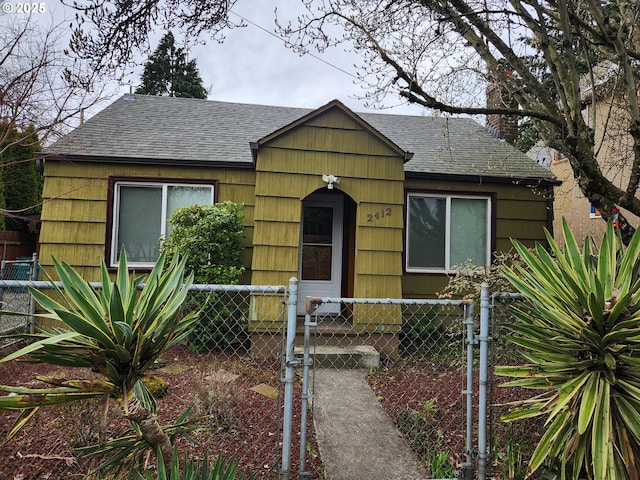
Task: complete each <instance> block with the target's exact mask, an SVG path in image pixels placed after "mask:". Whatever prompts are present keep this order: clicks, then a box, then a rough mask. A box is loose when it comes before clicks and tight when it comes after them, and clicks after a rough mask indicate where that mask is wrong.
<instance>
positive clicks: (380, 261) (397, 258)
mask: <svg viewBox="0 0 640 480" xmlns="http://www.w3.org/2000/svg"><path fill="white" fill-rule="evenodd" d="M389 250H391V249H389ZM398 265H402V253H401V252H399V251H398V252H393V251H387V250H384V249H380V250H378V251H376V250H360V251H359V252H357V253H356V274H360V273H363V274H369V275H388V276H392V275H400V274H401V272H400V271H399V269H398Z"/></svg>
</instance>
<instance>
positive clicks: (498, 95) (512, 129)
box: [486, 71, 518, 145]
mask: <svg viewBox="0 0 640 480" xmlns="http://www.w3.org/2000/svg"><path fill="white" fill-rule="evenodd" d="M507 75H509V76H511V72H509V71H507ZM486 96H487V108H509V109H515V108H518V102H517V101H515V100H514V99H513V98H512V97H511V95H510V94H509V92H508V91H507V90H506V88H504V87H502V86H500V85H498V84H497V83H496V82H493V83H491V84H490V85H489V86H488V87H487V90H486ZM487 127H488V128H489V130H491V131H492V132H493V133H494V134H495V135H496V136H497V137H498V138H502V139H504V140H505V141H506V142H508V143H510V144H511V145H514V144H515V142H516V139H517V138H518V117H517V116H516V115H504V114H495V113H494V114H490V115H487Z"/></svg>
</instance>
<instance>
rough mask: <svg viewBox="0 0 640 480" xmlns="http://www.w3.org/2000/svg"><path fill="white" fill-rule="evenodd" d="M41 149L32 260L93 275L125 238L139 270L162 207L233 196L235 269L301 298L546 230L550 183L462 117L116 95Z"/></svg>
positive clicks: (375, 292)
mask: <svg viewBox="0 0 640 480" xmlns="http://www.w3.org/2000/svg"><path fill="white" fill-rule="evenodd" d="M44 155H46V163H45V170H44V174H45V185H44V194H43V196H44V206H43V209H42V228H41V234H40V257H41V262H42V266H43V267H44V268H45V269H46V270H49V271H51V268H50V267H51V265H52V257H54V256H55V257H56V258H58V259H59V260H63V261H66V262H68V263H69V264H71V265H72V266H74V267H76V268H77V269H78V270H79V271H80V272H81V273H82V275H84V277H85V278H87V279H88V280H99V275H98V273H99V265H100V262H101V259H102V258H106V261H107V263H108V265H110V266H113V267H115V265H116V262H117V260H118V252H119V249H120V246H121V245H123V244H124V245H125V247H126V249H127V255H128V258H129V260H130V262H131V265H132V266H133V267H135V268H136V269H137V270H144V269H147V268H149V267H150V266H151V265H152V264H153V262H154V260H155V258H156V256H157V252H158V239H159V238H160V236H161V235H163V234H164V233H165V228H166V220H167V218H168V217H169V216H170V214H171V212H172V211H173V209H175V208H176V207H179V206H183V205H185V204H191V203H211V202H218V201H224V200H230V201H234V202H238V203H244V204H245V205H246V209H245V217H246V227H245V231H246V240H245V246H246V254H245V257H244V263H245V265H246V267H247V273H246V276H245V279H244V280H245V281H246V282H247V283H251V284H255V285H274V284H275V285H286V284H287V283H288V281H289V279H290V278H291V277H298V278H300V294H301V297H304V295H314V296H328V297H361V298H362V297H365V298H366V297H374V298H401V297H405V298H416V297H433V296H434V294H435V293H436V292H437V291H438V290H440V289H441V288H442V287H443V286H444V285H445V284H446V282H447V276H446V274H447V273H448V272H451V271H452V270H454V269H455V266H456V265H458V264H461V263H463V262H465V261H466V260H467V259H471V260H472V261H473V262H475V263H476V264H477V265H480V266H482V265H487V264H490V263H491V261H492V254H493V252H495V251H505V250H510V249H511V239H512V238H518V239H520V240H521V241H523V242H525V243H526V244H528V245H533V243H534V242H535V241H544V233H543V231H544V228H549V229H551V226H552V212H553V203H552V199H553V195H552V189H553V186H554V185H556V184H557V181H556V180H555V179H554V178H553V176H552V175H551V174H550V172H549V171H548V170H547V169H545V168H543V167H541V166H539V165H537V164H536V163H535V162H532V161H531V160H530V159H529V158H528V157H526V156H525V155H524V154H522V153H521V152H519V151H517V150H516V149H515V148H513V147H512V146H511V145H508V144H507V143H505V142H504V141H500V140H497V139H495V138H493V137H492V136H491V135H490V134H489V133H488V132H487V131H486V130H484V129H483V128H482V127H481V126H480V125H478V124H477V123H476V122H474V121H473V120H470V119H462V118H448V117H419V116H402V115H386V114H371V113H367V114H357V113H354V112H352V111H351V110H349V109H348V108H347V107H345V106H344V105H343V104H342V103H340V102H339V101H336V100H334V101H332V102H330V103H328V104H326V105H324V106H322V107H320V108H318V109H316V110H305V109H296V108H285V107H271V106H261V105H245V104H234V103H222V102H213V101H206V100H195V99H180V98H168V97H154V96H142V95H125V96H123V97H122V98H120V99H119V100H117V101H116V102H114V103H113V104H112V105H110V106H109V107H107V108H106V109H104V110H103V111H101V112H100V113H98V114H97V115H95V116H94V117H93V118H91V119H90V120H88V121H87V122H86V123H84V124H83V125H81V126H80V127H78V128H77V129H76V130H74V131H73V132H71V133H70V134H69V135H67V136H66V137H64V138H62V139H61V140H60V141H58V142H57V143H56V144H54V145H52V146H51V147H50V148H49V149H48V150H47V151H46V152H45V154H44ZM336 313H338V312H336ZM353 313H354V315H353V322H354V325H353V328H354V329H355V330H358V325H357V324H358V322H359V315H358V312H353ZM363 315H364V313H362V315H361V316H360V317H362V316H363ZM254 320H261V321H262V322H261V323H259V325H260V326H259V327H256V329H257V330H260V329H266V330H268V329H270V328H272V325H271V324H270V323H269V322H270V321H271V320H270V319H254ZM392 323H393V322H392ZM256 325H258V323H256Z"/></svg>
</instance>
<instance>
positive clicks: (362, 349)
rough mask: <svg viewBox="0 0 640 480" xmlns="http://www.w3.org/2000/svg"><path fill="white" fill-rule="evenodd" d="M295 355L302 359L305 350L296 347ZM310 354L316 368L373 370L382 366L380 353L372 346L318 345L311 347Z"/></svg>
mask: <svg viewBox="0 0 640 480" xmlns="http://www.w3.org/2000/svg"><path fill="white" fill-rule="evenodd" d="M295 354H296V356H297V357H302V356H303V355H304V350H303V348H302V347H296V348H295ZM309 354H310V355H311V358H312V359H313V367H314V368H338V369H353V368H365V369H372V368H378V367H379V366H380V353H379V352H378V351H377V350H376V349H375V348H374V347H372V346H371V345H351V346H346V347H339V346H332V345H318V346H315V347H311V349H310V352H309Z"/></svg>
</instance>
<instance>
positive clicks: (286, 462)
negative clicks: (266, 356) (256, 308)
mask: <svg viewBox="0 0 640 480" xmlns="http://www.w3.org/2000/svg"><path fill="white" fill-rule="evenodd" d="M297 304H298V279H297V278H295V277H292V278H290V279H289V298H288V299H287V338H286V344H285V374H284V378H283V379H281V380H280V381H281V382H283V383H284V407H283V408H284V412H283V421H282V461H281V468H280V478H281V479H282V480H289V477H290V475H291V426H292V422H293V380H294V373H295V372H294V369H295V367H296V366H297V360H296V357H295V353H294V349H295V342H296V315H297Z"/></svg>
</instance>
